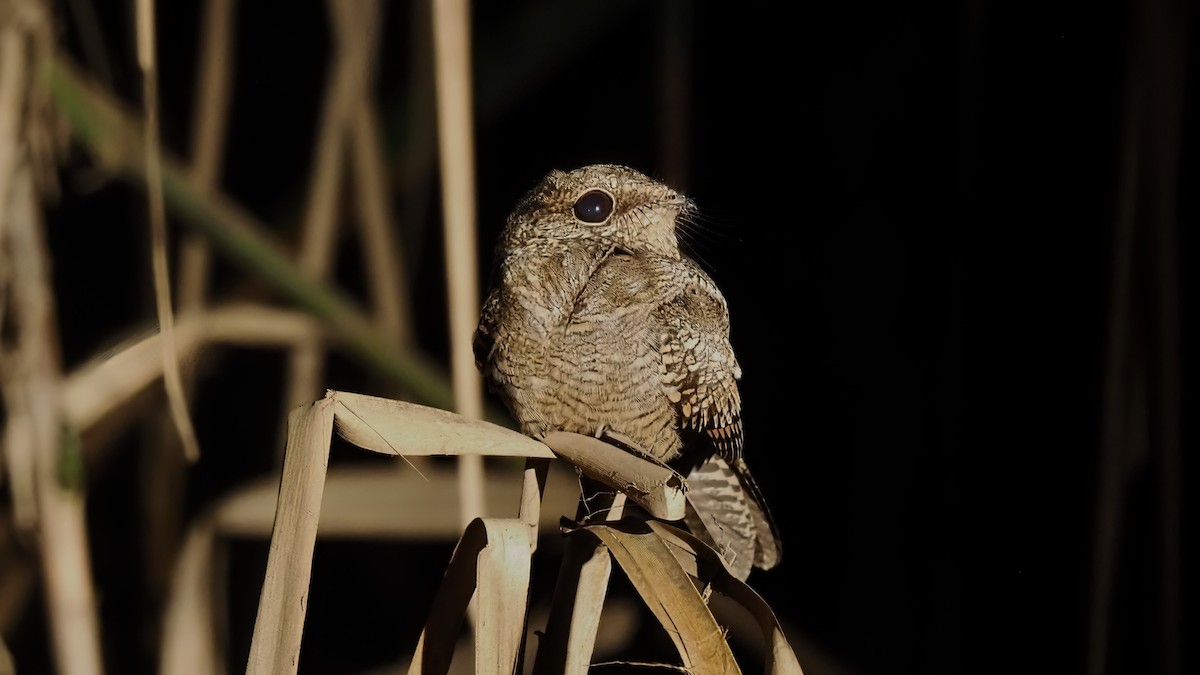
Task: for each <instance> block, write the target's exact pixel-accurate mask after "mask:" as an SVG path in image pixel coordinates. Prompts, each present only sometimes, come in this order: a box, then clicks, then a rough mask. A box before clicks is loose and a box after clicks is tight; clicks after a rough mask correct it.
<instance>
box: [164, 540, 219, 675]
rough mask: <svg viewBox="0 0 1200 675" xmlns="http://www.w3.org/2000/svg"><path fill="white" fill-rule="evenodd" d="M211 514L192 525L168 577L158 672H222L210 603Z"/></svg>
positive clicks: (197, 674)
mask: <svg viewBox="0 0 1200 675" xmlns="http://www.w3.org/2000/svg"><path fill="white" fill-rule="evenodd" d="M215 537H216V531H215V528H214V527H213V522H212V519H211V518H202V519H201V520H200V521H199V522H197V523H196V524H195V525H193V526H192V529H191V532H189V533H188V536H187V540H186V541H185V542H184V544H183V550H182V551H181V552H180V554H179V560H178V561H177V562H176V565H175V569H174V578H173V579H172V580H171V595H170V599H169V601H168V604H167V608H166V612H165V617H164V618H163V635H162V653H161V655H160V658H159V669H158V672H160V673H163V675H168V674H169V673H193V674H194V675H223V674H224V673H225V660H224V655H223V654H220V653H219V652H218V649H217V645H216V640H215V639H214V638H215V636H214V630H215V629H216V627H217V620H216V615H215V612H214V607H213V599H214V595H215V593H214V589H215V587H216V584H215V583H214V580H213V574H214V566H215V565H214V563H215V561H214V543H215V542H214V540H215Z"/></svg>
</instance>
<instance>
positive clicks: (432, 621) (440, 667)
mask: <svg viewBox="0 0 1200 675" xmlns="http://www.w3.org/2000/svg"><path fill="white" fill-rule="evenodd" d="M529 569H530V559H529V535H528V533H527V532H526V529H525V524H524V523H522V522H521V521H519V520H517V519H513V518H504V519H498V518H488V519H481V518H476V519H475V520H472V521H471V522H470V523H469V524H468V525H467V528H466V530H465V531H464V532H463V536H462V539H460V540H459V542H458V546H456V547H455V549H454V553H453V555H452V556H451V558H450V565H449V566H448V567H447V568H446V574H445V576H444V577H443V578H442V584H441V586H439V587H438V590H437V595H436V596H435V597H434V599H433V604H432V605H431V608H430V611H429V619H428V620H427V621H426V622H425V628H424V630H422V631H421V637H420V639H419V640H418V641H417V648H416V651H415V652H414V653H413V658H412V662H411V663H410V664H409V669H408V672H409V673H411V674H413V675H445V673H446V672H447V671H448V670H449V668H450V663H451V661H452V660H453V658H454V652H455V647H456V645H457V644H458V642H459V637H460V635H459V633H460V632H461V630H462V624H463V616H464V615H465V614H466V612H467V605H468V604H469V603H470V601H471V596H473V595H475V593H476V590H477V589H478V594H479V597H480V601H479V625H480V626H486V627H487V630H485V631H481V634H480V635H479V636H478V643H477V648H476V650H475V665H476V672H496V673H499V672H505V673H511V672H514V670H515V666H516V659H517V656H518V654H519V653H520V644H521V640H522V638H523V637H524V634H525V609H526V604H527V601H528V595H529ZM484 633H489V635H484Z"/></svg>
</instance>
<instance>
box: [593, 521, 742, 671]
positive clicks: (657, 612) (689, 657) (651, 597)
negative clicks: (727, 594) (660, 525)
mask: <svg viewBox="0 0 1200 675" xmlns="http://www.w3.org/2000/svg"><path fill="white" fill-rule="evenodd" d="M633 527H636V525H635V524H634V523H631V522H630V521H626V522H624V523H622V524H621V525H620V526H618V525H589V526H586V527H584V528H583V530H584V531H585V532H587V533H589V534H590V535H591V536H594V537H596V538H597V539H599V540H600V541H601V542H603V543H604V544H605V545H606V546H608V548H609V550H610V551H612V555H613V557H614V558H615V559H616V560H617V563H618V564H620V566H621V569H622V570H624V572H625V575H626V576H627V577H629V581H630V582H631V583H632V584H633V586H634V588H636V589H637V591H638V593H639V594H640V595H641V596H642V599H643V600H644V601H645V602H646V606H647V607H649V608H650V611H651V612H652V613H653V614H654V616H655V617H657V618H658V620H659V622H660V623H661V624H662V626H663V628H664V629H665V630H666V631H667V634H668V636H670V638H671V641H672V642H674V643H675V648H676V650H677V651H678V652H679V656H680V658H681V659H682V661H683V666H684V668H686V669H688V671H689V672H691V673H694V675H709V674H713V675H716V674H721V675H729V674H731V673H741V669H740V668H739V667H738V664H737V662H736V661H735V660H734V658H733V652H732V651H731V650H730V648H729V643H728V642H727V641H726V639H725V632H724V630H723V629H722V628H721V626H720V625H719V624H717V620H716V618H715V617H713V614H712V612H711V611H710V610H709V608H708V605H707V604H706V603H705V602H704V599H703V598H702V597H701V596H700V593H699V592H698V591H697V590H696V587H695V586H694V585H693V583H692V581H691V577H689V576H688V574H687V572H685V571H684V569H683V567H681V566H680V564H679V562H678V561H677V560H676V558H675V555H674V554H673V553H672V552H671V550H670V549H669V548H668V546H667V543H666V542H664V541H663V540H662V538H661V537H659V535H658V534H657V533H656V532H654V531H651V530H649V529H647V530H644V531H637V530H634V529H632V528H633ZM572 536H580V535H578V534H572Z"/></svg>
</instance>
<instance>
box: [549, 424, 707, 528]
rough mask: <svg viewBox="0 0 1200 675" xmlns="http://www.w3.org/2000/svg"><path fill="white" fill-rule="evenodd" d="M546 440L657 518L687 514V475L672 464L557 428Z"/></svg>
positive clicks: (558, 450) (555, 450)
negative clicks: (644, 457)
mask: <svg viewBox="0 0 1200 675" xmlns="http://www.w3.org/2000/svg"><path fill="white" fill-rule="evenodd" d="M542 442H543V443H545V444H546V445H547V446H549V447H550V449H551V450H553V451H554V452H555V454H557V455H558V456H560V457H561V458H563V459H565V460H566V461H568V462H570V463H571V464H573V465H575V466H577V467H579V468H580V470H582V471H583V472H584V473H585V474H587V475H588V476H589V477H591V478H594V479H596V480H598V481H600V482H602V483H604V484H605V485H607V486H609V487H611V488H613V489H614V490H619V491H620V492H622V493H624V494H625V495H626V496H628V497H629V498H630V499H632V500H633V501H634V502H636V503H637V504H638V506H641V507H642V508H643V509H645V510H646V512H647V513H649V514H650V515H652V516H654V517H655V518H662V519H663V520H680V519H682V518H683V516H684V514H685V513H686V510H687V500H686V496H685V492H684V490H685V488H684V484H685V483H684V480H683V477H682V476H680V475H679V474H678V473H677V472H675V471H674V470H672V469H671V468H670V467H668V466H665V465H662V464H655V463H654V462H650V461H647V460H645V459H642V458H641V457H638V456H636V455H633V454H631V453H630V452H628V451H627V450H625V449H623V448H620V447H617V446H615V445H612V444H611V443H605V442H604V441H602V440H600V439H598V438H595V437H592V436H583V435H581V434H573V433H568V432H565V431H554V432H551V433H549V434H546V436H545V437H543V438H542Z"/></svg>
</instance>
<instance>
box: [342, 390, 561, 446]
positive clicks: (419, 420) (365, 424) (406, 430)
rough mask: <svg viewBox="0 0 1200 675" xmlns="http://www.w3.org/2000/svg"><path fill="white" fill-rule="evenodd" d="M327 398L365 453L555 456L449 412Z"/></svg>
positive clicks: (369, 399) (353, 397)
mask: <svg viewBox="0 0 1200 675" xmlns="http://www.w3.org/2000/svg"><path fill="white" fill-rule="evenodd" d="M325 398H326V400H331V401H336V402H337V404H338V405H337V406H335V408H336V409H335V411H334V415H335V420H336V424H337V432H338V434H340V435H341V436H342V437H343V438H345V439H346V440H347V441H350V442H351V443H353V444H355V445H357V446H359V447H360V448H363V449H364V450H370V451H372V452H378V453H382V454H385V455H496V456H505V457H541V458H545V459H551V458H553V457H554V453H553V452H551V451H550V449H549V448H547V447H546V446H545V445H542V444H541V443H539V442H537V441H535V440H533V439H532V438H530V437H528V436H525V435H523V434H519V433H517V432H515V431H512V430H511V429H505V428H504V427H502V426H499V425H496V424H492V423H490V422H484V421H482V420H474V419H470V418H467V417H463V416H462V415H456V414H454V413H452V412H449V411H446V410H440V409H438V408H431V407H428V406H423V405H418V404H416V403H408V402H406V401H395V400H392V399H387V398H380V397H378V396H367V395H365V394H354V393H350V392H345V391H332V390H331V391H329V392H327V393H326V395H325Z"/></svg>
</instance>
